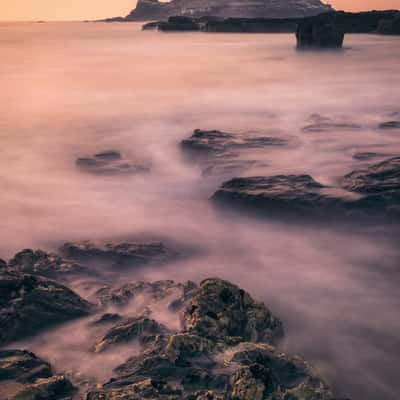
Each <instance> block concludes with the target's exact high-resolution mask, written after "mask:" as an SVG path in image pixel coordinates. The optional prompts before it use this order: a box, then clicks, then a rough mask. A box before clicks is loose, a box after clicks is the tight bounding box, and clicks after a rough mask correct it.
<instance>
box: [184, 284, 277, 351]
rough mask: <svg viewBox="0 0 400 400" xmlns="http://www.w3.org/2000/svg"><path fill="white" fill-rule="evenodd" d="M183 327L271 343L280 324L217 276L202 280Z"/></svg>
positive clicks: (214, 336)
mask: <svg viewBox="0 0 400 400" xmlns="http://www.w3.org/2000/svg"><path fill="white" fill-rule="evenodd" d="M183 327H184V330H185V331H187V332H189V333H192V334H196V335H199V336H202V337H207V338H212V339H214V340H221V341H232V342H236V341H239V342H243V341H251V342H266V343H273V342H274V341H276V340H277V339H279V338H281V337H282V335H283V328H282V323H281V321H280V320H279V319H277V318H275V317H274V316H273V315H272V314H271V312H270V311H269V310H268V309H267V307H266V306H265V305H264V304H262V303H257V302H255V301H254V300H253V299H252V298H251V296H250V295H249V294H248V293H246V292H245V291H244V290H242V289H240V288H238V287H237V286H235V285H233V284H231V283H229V282H226V281H222V280H219V279H208V280H206V281H204V282H203V283H202V284H201V286H200V289H199V290H198V291H197V293H196V295H195V296H194V297H193V299H192V300H191V302H190V304H189V305H188V306H187V307H186V309H185V311H184V313H183Z"/></svg>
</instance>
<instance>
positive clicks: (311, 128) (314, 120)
mask: <svg viewBox="0 0 400 400" xmlns="http://www.w3.org/2000/svg"><path fill="white" fill-rule="evenodd" d="M310 120H311V124H309V125H306V126H304V127H303V128H302V131H303V132H311V133H312V132H336V131H353V130H359V129H361V125H359V124H356V123H354V122H348V121H343V120H334V119H332V118H329V117H325V116H322V115H320V114H313V115H311V116H310Z"/></svg>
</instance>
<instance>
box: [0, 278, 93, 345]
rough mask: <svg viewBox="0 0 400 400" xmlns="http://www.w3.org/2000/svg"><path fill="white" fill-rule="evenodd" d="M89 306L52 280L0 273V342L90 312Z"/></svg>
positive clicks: (30, 333) (19, 337)
mask: <svg viewBox="0 0 400 400" xmlns="http://www.w3.org/2000/svg"><path fill="white" fill-rule="evenodd" d="M90 310H91V306H90V304H89V303H87V302H86V301H85V300H83V299H82V298H81V297H79V296H78V295H77V294H76V293H74V292H73V291H72V290H70V289H68V288H67V287H65V286H63V285H60V284H58V283H56V282H54V281H51V280H48V279H45V278H41V277H37V276H34V275H26V274H13V273H2V274H0V326H1V330H0V345H1V344H5V343H9V342H12V341H16V340H19V339H22V338H25V337H28V336H30V335H33V334H36V333H39V332H41V331H43V330H45V329H46V328H49V327H51V326H53V325H56V324H59V323H62V322H65V321H69V320H72V319H74V318H79V317H82V316H85V315H88V314H89V313H90Z"/></svg>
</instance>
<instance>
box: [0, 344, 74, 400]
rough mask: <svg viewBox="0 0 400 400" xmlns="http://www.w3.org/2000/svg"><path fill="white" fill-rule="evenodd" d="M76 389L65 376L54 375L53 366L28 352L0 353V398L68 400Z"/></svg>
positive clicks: (12, 399) (9, 399) (8, 399)
mask: <svg viewBox="0 0 400 400" xmlns="http://www.w3.org/2000/svg"><path fill="white" fill-rule="evenodd" d="M74 389H75V388H74V387H73V385H72V384H71V382H70V381H69V380H68V379H67V378H66V377H65V376H64V375H53V371H52V369H51V367H50V364H48V363H47V362H45V361H43V360H41V359H40V358H38V357H37V356H36V355H35V354H33V353H31V352H28V351H25V350H3V351H0V398H1V399H7V400H62V399H63V400H66V399H69V398H70V395H72V394H73V392H74Z"/></svg>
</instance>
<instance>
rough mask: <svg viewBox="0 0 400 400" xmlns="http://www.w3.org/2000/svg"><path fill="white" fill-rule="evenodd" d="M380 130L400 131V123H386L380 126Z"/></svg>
mask: <svg viewBox="0 0 400 400" xmlns="http://www.w3.org/2000/svg"><path fill="white" fill-rule="evenodd" d="M379 128H380V129H400V121H386V122H382V123H381V124H380V125H379Z"/></svg>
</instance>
